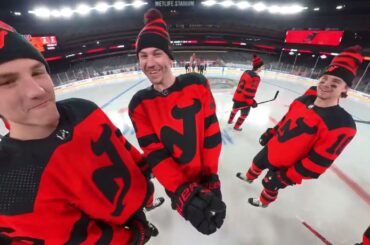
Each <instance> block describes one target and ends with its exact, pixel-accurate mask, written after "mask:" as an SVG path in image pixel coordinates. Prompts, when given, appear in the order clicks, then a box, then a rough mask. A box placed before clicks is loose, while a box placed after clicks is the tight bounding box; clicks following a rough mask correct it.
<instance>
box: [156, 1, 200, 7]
mask: <svg viewBox="0 0 370 245" xmlns="http://www.w3.org/2000/svg"><path fill="white" fill-rule="evenodd" d="M194 6H195V0H183V1H181V0H172V1H155V7H156V8H179V7H180V8H181V7H194Z"/></svg>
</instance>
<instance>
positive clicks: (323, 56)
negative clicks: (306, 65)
mask: <svg viewBox="0 0 370 245" xmlns="http://www.w3.org/2000/svg"><path fill="white" fill-rule="evenodd" d="M327 57H328V56H326V55H325V54H323V55H321V56H320V58H321V59H323V60H324V59H326V58H327Z"/></svg>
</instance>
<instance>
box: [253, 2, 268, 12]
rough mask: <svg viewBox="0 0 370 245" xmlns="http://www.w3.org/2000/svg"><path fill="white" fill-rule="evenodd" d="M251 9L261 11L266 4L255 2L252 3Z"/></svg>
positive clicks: (264, 8) (265, 7)
mask: <svg viewBox="0 0 370 245" xmlns="http://www.w3.org/2000/svg"><path fill="white" fill-rule="evenodd" d="M253 9H254V10H256V11H257V12H261V11H264V10H266V9H267V6H266V5H265V4H264V3H261V2H259V3H256V4H254V5H253Z"/></svg>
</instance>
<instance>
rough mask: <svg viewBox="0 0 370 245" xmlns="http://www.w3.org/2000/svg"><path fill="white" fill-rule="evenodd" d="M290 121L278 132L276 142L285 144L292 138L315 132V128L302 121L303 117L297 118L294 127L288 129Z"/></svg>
mask: <svg viewBox="0 0 370 245" xmlns="http://www.w3.org/2000/svg"><path fill="white" fill-rule="evenodd" d="M291 123H292V119H289V120H288V121H287V122H286V123H285V124H284V125H283V126H282V127H281V128H280V129H279V130H278V140H279V142H285V141H288V140H290V139H292V138H295V137H297V136H299V135H301V134H304V133H306V134H315V133H316V132H317V126H313V127H310V126H308V125H307V124H306V123H305V122H304V121H303V117H299V118H298V119H297V120H296V125H297V126H296V127H294V128H292V129H291V128H290V125H291Z"/></svg>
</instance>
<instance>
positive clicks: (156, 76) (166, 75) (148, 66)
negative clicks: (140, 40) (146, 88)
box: [138, 47, 173, 85]
mask: <svg viewBox="0 0 370 245" xmlns="http://www.w3.org/2000/svg"><path fill="white" fill-rule="evenodd" d="M138 57H139V64H140V68H141V69H142V70H143V72H144V74H145V75H146V76H147V77H148V79H149V80H150V82H151V83H152V84H153V85H160V84H165V83H167V82H169V80H171V78H172V71H171V67H172V63H173V61H172V60H171V59H170V58H169V57H168V55H167V54H166V53H165V52H164V51H163V50H161V49H158V48H152V47H151V48H144V49H142V50H140V52H139V54H138Z"/></svg>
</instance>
